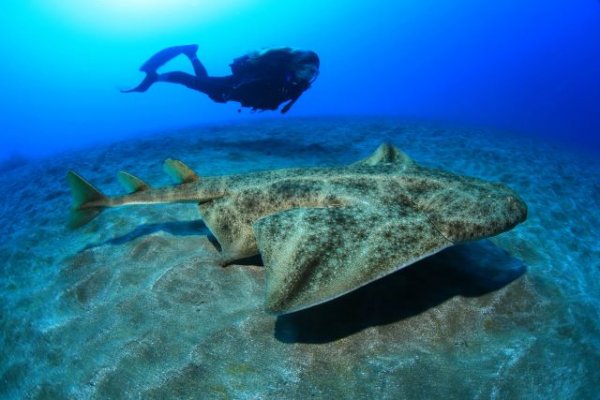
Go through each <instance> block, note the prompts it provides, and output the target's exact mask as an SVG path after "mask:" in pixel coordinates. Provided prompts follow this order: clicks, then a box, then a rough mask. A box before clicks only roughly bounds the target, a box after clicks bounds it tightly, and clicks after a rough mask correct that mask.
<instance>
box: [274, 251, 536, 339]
mask: <svg viewBox="0 0 600 400" xmlns="http://www.w3.org/2000/svg"><path fill="white" fill-rule="evenodd" d="M525 272H526V266H525V265H524V264H523V263H522V262H521V261H520V260H518V259H515V258H514V257H512V256H511V255H510V254H509V253H508V252H506V251H505V250H504V249H502V248H500V247H497V246H495V245H494V244H492V243H491V242H490V241H487V240H484V241H480V242H475V243H470V244H464V245H459V246H454V247H450V248H448V249H446V250H443V251H441V252H440V253H437V254H435V255H433V256H430V257H427V258H425V259H423V260H421V261H419V262H417V263H415V264H412V265H410V266H408V267H406V268H404V269H401V270H399V271H397V272H395V273H393V274H391V275H388V276H386V277H384V278H382V279H379V280H377V281H375V282H372V283H370V284H368V285H366V286H364V287H362V288H359V289H357V290H355V291H353V292H350V293H348V294H346V295H344V296H342V297H339V298H337V299H335V300H332V301H329V302H326V303H323V304H321V305H319V306H316V307H311V308H307V309H304V310H301V311H298V312H294V313H291V314H284V315H281V316H279V317H278V318H277V321H276V323H275V337H276V338H277V339H278V340H279V341H281V342H284V343H327V342H332V341H335V340H338V339H340V338H343V337H346V336H349V335H352V334H354V333H357V332H359V331H361V330H363V329H366V328H368V327H371V326H377V325H386V324H391V323H394V322H397V321H400V320H403V319H406V318H409V317H412V316H415V315H418V314H420V313H422V312H425V311H426V310H428V309H430V308H432V307H435V306H437V305H439V304H442V303H444V302H445V301H447V300H449V299H451V298H452V297H454V296H463V297H478V296H482V295H484V294H486V293H490V292H493V291H495V290H498V289H500V288H502V287H504V286H506V285H508V284H509V283H511V282H513V281H514V280H516V279H518V278H519V277H521V276H522V275H523V274H524V273H525Z"/></svg>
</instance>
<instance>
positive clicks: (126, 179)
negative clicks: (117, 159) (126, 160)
mask: <svg viewBox="0 0 600 400" xmlns="http://www.w3.org/2000/svg"><path fill="white" fill-rule="evenodd" d="M117 178H118V179H119V183H120V184H121V185H122V186H123V187H124V188H125V190H127V191H128V192H129V193H137V192H143V191H144V190H148V189H150V185H148V184H147V183H146V182H144V181H143V180H141V179H140V178H138V177H137V176H134V175H131V174H130V173H129V172H125V171H119V173H118V174H117Z"/></svg>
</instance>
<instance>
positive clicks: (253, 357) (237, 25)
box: [0, 0, 600, 399]
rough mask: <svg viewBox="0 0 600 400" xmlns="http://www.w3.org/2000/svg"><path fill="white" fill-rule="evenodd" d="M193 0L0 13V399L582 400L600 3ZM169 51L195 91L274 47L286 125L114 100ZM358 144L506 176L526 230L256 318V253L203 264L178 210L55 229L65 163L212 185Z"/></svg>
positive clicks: (259, 309) (34, 3)
mask: <svg viewBox="0 0 600 400" xmlns="http://www.w3.org/2000/svg"><path fill="white" fill-rule="evenodd" d="M218 3H219V4H217V2H209V1H192V0H170V1H166V0H165V1H160V0H146V1H137V0H130V1H117V0H103V1H100V0H90V1H87V2H82V1H78V0H31V1H29V2H19V1H17V0H14V1H13V0H10V2H7V3H6V4H5V5H3V10H2V13H1V14H0V30H2V33H3V35H2V37H3V39H2V40H1V41H0V50H1V51H2V53H1V54H3V57H2V62H1V63H0V88H1V90H2V95H1V97H0V199H1V200H2V201H1V202H0V220H1V221H2V223H1V224H0V260H1V262H0V398H9V399H13V398H14V399H21V398H35V399H65V398H69V399H105V398H126V399H139V398H144V399H169V398H206V399H271V398H276V399H299V398H300V399H301V398H323V399H325V398H343V399H351V398H357V399H366V398H377V399H398V398H451V399H465V398H468V399H471V398H473V399H497V398H500V399H503V398H515V399H520V398H527V399H550V398H552V399H597V398H598V393H599V391H598V382H600V372H599V370H598V365H600V323H599V322H598V321H600V296H599V293H600V286H599V282H600V246H599V243H600V234H599V231H598V229H597V227H598V226H599V225H600V185H599V184H598V176H600V161H599V160H600V157H598V155H599V154H600V112H598V109H599V106H600V75H599V74H598V71H600V4H599V3H598V2H597V1H593V0H581V1H577V2H574V1H572V2H565V1H558V0H550V1H545V2H542V1H538V0H531V1H528V2H520V1H516V0H507V1H503V2H497V3H499V4H496V3H493V2H481V1H475V0H455V1H449V0H438V1H429V0H424V1H418V2H417V1H398V2H395V3H394V2H391V1H383V0H371V1H368V2H367V1H359V0H349V1H347V2H343V3H342V2H324V1H316V0H304V1H285V0H284V1H281V0H279V1H275V0H264V1H260V0H222V1H219V2H218ZM189 43H197V44H198V45H199V51H198V56H199V58H200V59H201V60H202V62H203V63H204V65H205V66H206V68H207V69H208V72H209V74H211V75H225V74H227V73H228V72H229V70H228V68H229V67H228V65H229V63H230V62H231V61H232V60H233V59H234V58H235V57H238V56H240V55H242V54H245V53H246V52H248V51H251V50H255V49H260V48H263V47H273V46H288V45H289V46H293V47H298V48H302V49H310V50H314V51H316V52H317V53H318V54H319V56H320V59H321V73H320V76H319V78H318V79H317V80H316V82H315V83H314V85H313V87H311V88H310V89H309V90H308V91H307V92H306V93H305V94H304V95H303V96H302V97H301V98H300V99H299V100H298V102H297V103H296V104H295V105H294V107H293V108H292V109H291V110H290V112H289V113H288V114H286V115H281V114H280V113H278V112H269V111H267V112H263V113H251V112H250V111H248V110H247V109H245V110H242V112H238V108H239V105H238V104H237V103H227V104H217V103H215V102H213V101H211V100H210V99H209V98H208V97H207V96H205V95H203V94H201V93H197V92H194V91H191V90H187V89H185V88H183V87H178V86H175V85H168V84H160V83H159V84H156V85H154V86H153V87H152V88H151V89H150V90H149V91H148V92H146V93H143V94H122V93H120V92H119V89H122V88H129V87H132V86H134V85H136V84H137V83H138V82H139V81H140V79H141V78H142V77H143V75H142V73H140V72H139V71H138V68H139V66H140V65H141V64H142V63H143V62H144V61H145V60H146V59H147V58H148V57H149V56H151V55H152V54H154V53H155V52H156V51H158V50H160V49H162V48H165V47H167V46H171V45H176V44H189ZM167 69H181V70H185V71H189V72H191V68H190V66H189V63H186V60H185V59H183V57H179V58H178V59H175V60H173V61H172V62H171V63H170V64H169V66H168V68H167ZM382 142H390V143H393V144H395V145H396V146H398V147H399V148H401V149H402V150H403V151H405V152H406V153H407V154H408V155H409V156H410V157H411V158H412V159H414V160H415V161H416V162H418V163H419V164H422V165H424V166H427V167H436V168H443V169H446V170H449V171H452V172H455V173H458V174H464V175H469V176H474V177H478V178H481V179H486V180H491V181H497V182H501V183H503V184H505V185H508V186H509V187H511V188H512V189H514V190H515V191H516V192H517V193H519V195H520V196H521V197H522V198H523V200H524V201H525V202H526V203H527V205H528V218H527V221H525V222H524V223H522V224H520V225H518V226H517V227H516V228H514V229H512V230H510V231H508V232H506V233H503V234H500V235H498V236H495V237H492V238H489V239H487V240H483V241H476V242H473V243H469V244H467V245H461V246H454V247H451V248H449V249H447V250H445V251H443V252H440V253H438V254H436V255H434V256H432V257H429V258H426V259H424V260H422V261H420V262H418V263H416V264H413V265H411V266H409V267H408V268H406V269H404V270H401V271H398V272H396V273H394V274H392V275H390V276H388V277H385V278H383V279H380V280H378V281H376V282H373V283H372V284H370V285H367V286H365V287H363V288H361V289H359V290H356V291H354V292H351V293H350V294H348V295H346V296H342V297H340V298H338V299H336V300H335V301H331V302H328V303H325V304H323V305H321V306H318V307H313V308H309V309H307V310H304V311H301V312H298V313H293V314H288V315H284V316H279V317H276V316H273V315H270V314H268V313H266V312H265V311H264V310H263V304H264V290H265V289H264V268H263V267H262V266H260V265H255V264H260V260H256V259H254V260H247V261H245V262H244V263H241V264H240V265H237V264H236V265H232V266H230V267H227V268H222V267H221V266H219V265H218V261H219V254H218V252H217V248H216V247H215V243H214V239H213V238H211V233H210V231H209V230H208V228H207V226H206V225H205V224H204V223H203V221H202V220H201V216H200V214H199V212H198V209H197V207H196V206H195V205H193V204H185V205H181V204H179V205H163V206H139V207H123V208H119V209H114V210H107V211H106V212H105V213H103V214H102V215H100V216H99V217H97V218H96V219H95V220H94V221H92V222H91V223H89V224H88V225H86V226H85V227H83V228H81V229H79V230H75V231H73V230H69V229H67V228H66V226H65V223H66V221H67V219H68V216H69V208H70V204H71V195H70V193H69V188H68V185H67V182H66V180H65V174H66V172H67V171H68V170H70V169H73V170H75V171H77V172H78V173H80V174H81V175H82V176H84V177H85V178H86V179H88V180H89V181H90V182H92V183H93V184H94V185H96V186H97V187H98V188H99V189H100V190H101V191H103V192H104V193H106V194H108V195H116V194H122V193H123V189H122V188H121V187H120V186H119V185H118V181H117V179H116V177H115V174H116V173H117V172H118V171H121V170H126V171H129V172H131V173H133V174H135V175H136V176H139V177H141V178H143V179H144V180H145V181H147V182H148V183H149V184H150V185H152V186H155V187H160V186H164V185H171V184H173V181H172V180H170V178H169V177H168V176H167V175H166V174H164V172H163V171H162V168H161V164H162V162H163V160H164V159H166V158H169V157H173V158H177V159H181V160H183V161H185V162H186V163H187V164H188V165H189V166H190V167H192V168H193V169H194V170H195V171H197V173H198V174H199V175H200V176H201V177H203V176H214V175H217V176H218V175H231V174H239V173H246V172H252V171H257V170H266V169H275V168H288V167H312V166H337V165H347V164H349V163H353V162H355V161H357V160H359V159H361V158H364V157H366V156H367V155H368V154H369V153H371V152H372V151H373V150H374V149H375V148H376V147H377V146H378V145H379V144H380V143H382Z"/></svg>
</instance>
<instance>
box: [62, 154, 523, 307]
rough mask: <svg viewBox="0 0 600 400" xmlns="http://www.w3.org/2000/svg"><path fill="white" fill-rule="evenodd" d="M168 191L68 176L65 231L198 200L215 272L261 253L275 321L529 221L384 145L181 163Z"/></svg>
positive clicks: (469, 181) (501, 194)
mask: <svg viewBox="0 0 600 400" xmlns="http://www.w3.org/2000/svg"><path fill="white" fill-rule="evenodd" d="M164 166H165V170H166V171H167V172H168V173H170V174H171V175H173V176H174V177H175V178H176V180H177V181H178V184H177V185H175V186H169V187H162V188H151V187H150V186H149V185H148V184H146V183H145V182H143V181H142V180H140V179H139V178H137V177H135V176H133V175H131V174H128V173H126V172H120V173H119V176H118V177H119V180H120V181H121V183H122V184H123V185H124V186H125V187H126V188H127V189H128V190H129V191H130V194H127V195H123V196H115V197H107V196H104V195H103V194H102V193H101V192H99V191H98V190H97V189H95V188H94V187H93V186H92V185H90V184H89V183H88V182H86V181H85V180H84V179H83V178H81V177H80V176H79V175H77V174H76V173H74V172H72V171H69V173H68V175H67V178H68V181H69V183H70V186H71V190H72V194H73V206H72V209H71V216H70V222H69V224H70V226H71V227H73V228H76V227H79V226H81V225H84V224H86V223H87V222H89V221H90V220H91V219H92V218H94V217H95V216H96V215H97V214H98V213H100V211H102V210H103V209H105V208H111V207H119V206H129V205H135V204H154V203H198V204H199V207H200V213H201V216H202V219H203V220H204V222H205V224H206V226H207V227H208V228H209V229H210V231H211V232H212V233H213V235H214V236H215V238H216V239H217V241H218V242H219V244H220V245H221V255H222V260H223V265H227V264H231V263H233V262H234V261H235V260H239V259H242V258H246V257H250V256H255V255H257V254H260V255H261V257H262V259H263V262H264V265H265V269H266V309H267V310H268V311H270V312H273V313H277V314H283V313H289V312H292V311H297V310H301V309H304V308H308V307H311V306H313V305H316V304H320V303H323V302H326V301H328V300H331V299H333V298H336V297H339V296H341V295H343V294H345V293H347V292H350V291H352V290H354V289H357V288H359V287H361V286H363V285H366V284H368V283H369V282H372V281H374V280H376V279H379V278H381V277H383V276H386V275H388V274H391V273H393V272H395V271H397V270H399V269H401V268H404V267H406V266H408V265H410V264H412V263H414V262H416V261H418V260H420V259H422V258H424V257H427V256H429V255H431V254H434V253H437V252H439V251H440V250H442V249H444V248H446V247H449V246H452V245H455V244H458V243H463V242H467V241H472V240H478V239H482V238H485V237H489V236H493V235H496V234H499V233H501V232H504V231H506V230H509V229H511V228H513V227H514V226H515V225H517V224H518V223H520V222H523V221H524V220H525V219H526V217H527V206H526V205H525V203H524V202H523V200H521V198H520V197H519V196H518V195H517V194H516V193H515V192H514V191H512V190H511V189H509V188H508V187H506V186H505V185H503V184H500V183H491V182H486V181H483V180H480V179H476V178H471V177H466V176H459V175H455V174H452V173H450V172H446V171H443V170H439V169H433V168H426V167H423V166H420V165H418V164H417V163H415V162H414V161H412V160H411V159H410V158H409V157H408V156H407V155H406V154H404V153H403V152H401V151H400V150H399V149H397V148H395V147H394V146H392V145H390V144H382V145H381V146H379V148H378V149H377V150H376V151H375V152H374V153H373V154H372V155H371V156H370V157H368V158H366V159H363V160H361V161H358V162H356V163H354V164H351V165H348V166H342V167H335V168H297V169H281V170H273V171H264V172H256V173H249V174H243V175H232V176H222V177H203V178H199V177H198V175H197V174H196V173H195V172H193V171H192V170H191V169H190V168H189V167H187V166H186V165H185V164H183V163H182V162H181V161H177V160H172V159H168V160H166V161H165V164H164Z"/></svg>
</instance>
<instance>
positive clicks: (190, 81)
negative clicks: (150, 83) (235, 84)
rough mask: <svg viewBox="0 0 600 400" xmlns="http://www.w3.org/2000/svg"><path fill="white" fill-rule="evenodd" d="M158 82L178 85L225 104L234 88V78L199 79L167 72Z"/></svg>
mask: <svg viewBox="0 0 600 400" xmlns="http://www.w3.org/2000/svg"><path fill="white" fill-rule="evenodd" d="M157 81H158V82H169V83H176V84H179V85H183V86H186V87H188V88H190V89H194V90H197V91H199V92H202V93H204V94H206V95H208V96H209V97H210V98H211V99H213V100H214V101H217V102H219V103H224V102H226V101H227V100H228V98H227V96H226V93H227V92H228V91H229V90H230V88H231V86H232V77H229V76H227V77H201V76H200V77H198V76H194V75H191V74H188V73H186V72H180V71H173V72H165V73H164V74H160V75H158V77H157Z"/></svg>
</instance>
